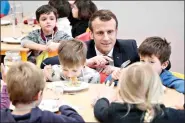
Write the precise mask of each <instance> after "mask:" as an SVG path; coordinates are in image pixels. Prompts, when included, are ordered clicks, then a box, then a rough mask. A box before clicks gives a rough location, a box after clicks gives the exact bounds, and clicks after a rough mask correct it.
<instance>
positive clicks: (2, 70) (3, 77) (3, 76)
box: [1, 63, 7, 82]
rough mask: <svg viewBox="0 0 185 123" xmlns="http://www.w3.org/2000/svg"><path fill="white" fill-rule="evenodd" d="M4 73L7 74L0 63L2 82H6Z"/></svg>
mask: <svg viewBox="0 0 185 123" xmlns="http://www.w3.org/2000/svg"><path fill="white" fill-rule="evenodd" d="M6 73H7V70H6V69H5V66H4V64H3V63H1V74H2V79H3V81H4V82H6Z"/></svg>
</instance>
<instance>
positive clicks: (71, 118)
mask: <svg viewBox="0 0 185 123" xmlns="http://www.w3.org/2000/svg"><path fill="white" fill-rule="evenodd" d="M59 111H60V112H61V114H62V116H63V118H64V119H66V120H65V122H71V123H75V122H78V123H84V122H85V121H84V119H83V118H82V117H81V116H80V115H79V114H78V112H77V111H76V110H74V109H73V108H71V107H70V106H67V105H63V106H60V108H59Z"/></svg>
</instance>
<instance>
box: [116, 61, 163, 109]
mask: <svg viewBox="0 0 185 123" xmlns="http://www.w3.org/2000/svg"><path fill="white" fill-rule="evenodd" d="M119 89H120V90H119V92H120V96H121V98H122V99H123V101H124V102H126V103H128V104H136V105H137V107H138V108H139V109H141V110H147V109H148V108H149V107H151V105H153V104H158V103H160V99H161V96H162V95H163V88H162V83H161V80H160V77H159V75H158V74H157V72H155V71H154V70H153V69H152V68H151V66H150V65H149V64H148V63H141V62H137V63H133V64H131V65H129V66H128V67H127V68H125V69H123V70H122V71H121V74H120V79H119Z"/></svg>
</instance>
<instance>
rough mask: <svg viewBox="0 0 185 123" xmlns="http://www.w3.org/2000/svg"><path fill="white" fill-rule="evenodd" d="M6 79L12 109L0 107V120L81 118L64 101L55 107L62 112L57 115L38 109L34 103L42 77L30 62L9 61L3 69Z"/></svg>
mask: <svg viewBox="0 0 185 123" xmlns="http://www.w3.org/2000/svg"><path fill="white" fill-rule="evenodd" d="M6 83H7V90H8V94H9V97H10V101H11V102H12V104H13V105H14V106H15V109H14V110H13V111H12V110H10V109H7V108H6V109H3V110H1V122H3V123H5V122H8V123H10V122H30V123H46V122H47V123H54V122H58V123H63V122H78V123H79V122H84V120H83V118H82V117H81V116H80V115H79V114H78V113H77V112H76V111H75V110H74V109H73V108H71V107H69V106H67V105H63V106H60V107H59V111H60V112H62V114H60V115H59V114H55V113H53V112H50V111H42V110H41V109H40V108H39V107H38V105H39V104H40V102H41V100H42V96H43V90H44V87H45V78H44V74H43V72H42V70H41V69H39V68H38V67H36V66H35V65H34V64H33V63H29V62H20V63H16V64H15V65H13V66H12V67H11V68H10V69H9V70H8V72H7V76H6Z"/></svg>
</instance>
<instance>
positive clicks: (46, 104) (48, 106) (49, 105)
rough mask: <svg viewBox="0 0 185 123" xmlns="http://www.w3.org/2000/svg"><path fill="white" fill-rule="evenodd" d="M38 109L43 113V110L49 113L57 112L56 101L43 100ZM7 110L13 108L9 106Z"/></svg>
mask: <svg viewBox="0 0 185 123" xmlns="http://www.w3.org/2000/svg"><path fill="white" fill-rule="evenodd" d="M38 107H39V108H40V109H41V110H43V111H44V110H47V111H51V112H57V111H59V106H58V104H57V100H53V99H45V100H44V99H43V100H42V101H41V103H40V104H39V106H38ZM9 108H10V109H11V110H14V109H15V106H14V105H12V104H10V107H9Z"/></svg>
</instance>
